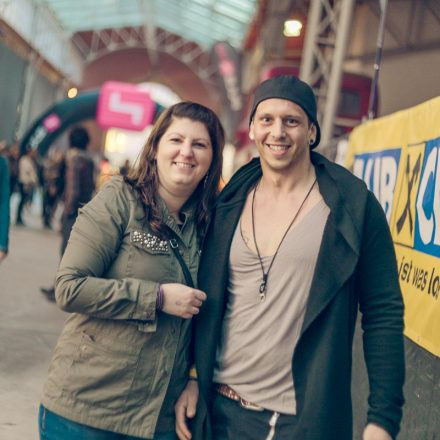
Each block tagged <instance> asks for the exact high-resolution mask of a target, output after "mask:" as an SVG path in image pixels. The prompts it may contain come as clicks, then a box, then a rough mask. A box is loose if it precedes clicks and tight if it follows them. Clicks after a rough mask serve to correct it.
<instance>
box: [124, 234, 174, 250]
mask: <svg viewBox="0 0 440 440" xmlns="http://www.w3.org/2000/svg"><path fill="white" fill-rule="evenodd" d="M130 243H131V244H132V245H133V246H135V247H137V248H141V249H143V250H144V251H146V252H148V253H149V254H153V255H155V254H156V255H157V254H169V253H170V246H169V244H168V241H167V240H162V239H161V238H159V237H157V236H156V235H154V234H152V233H151V232H146V231H143V230H142V229H134V230H133V231H131V232H130Z"/></svg>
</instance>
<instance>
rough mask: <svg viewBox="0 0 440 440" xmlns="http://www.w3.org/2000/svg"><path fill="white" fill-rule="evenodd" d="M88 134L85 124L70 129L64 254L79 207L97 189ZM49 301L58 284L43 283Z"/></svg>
mask: <svg viewBox="0 0 440 440" xmlns="http://www.w3.org/2000/svg"><path fill="white" fill-rule="evenodd" d="M89 142H90V137H89V134H88V133H87V130H86V129H85V128H84V127H80V126H78V127H74V128H73V129H72V130H71V132H70V133H69V150H68V152H67V155H66V161H65V177H64V195H63V199H64V210H63V214H62V216H61V256H63V254H64V251H65V249H66V246H67V242H68V240H69V237H70V232H71V230H72V227H73V224H74V223H75V221H76V217H77V216H78V210H79V208H81V207H82V206H84V205H85V204H86V203H87V202H89V201H90V200H91V199H92V196H93V192H94V190H95V165H94V163H93V159H92V157H91V156H90V155H89V153H88V152H87V151H86V150H87V145H88V144H89ZM40 291H41V292H42V293H43V294H44V295H45V296H46V297H47V299H49V300H50V301H55V288H54V287H53V286H51V287H41V288H40Z"/></svg>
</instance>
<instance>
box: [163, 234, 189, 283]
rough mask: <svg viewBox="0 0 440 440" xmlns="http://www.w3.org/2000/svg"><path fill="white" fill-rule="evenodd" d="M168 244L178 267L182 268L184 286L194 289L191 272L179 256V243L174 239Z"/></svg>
mask: <svg viewBox="0 0 440 440" xmlns="http://www.w3.org/2000/svg"><path fill="white" fill-rule="evenodd" d="M170 231H171V232H172V233H173V234H174V231H172V230H171V229H170ZM168 243H169V245H170V247H171V250H172V251H173V252H174V255H175V256H176V258H177V261H178V262H179V264H180V267H181V268H182V272H183V276H184V277H185V282H186V285H187V286H189V287H194V282H193V279H192V276H191V272H190V271H189V269H188V266H187V265H186V263H185V261H184V260H183V257H182V255H180V252H179V242H178V241H177V239H176V238H170V239H169V240H168Z"/></svg>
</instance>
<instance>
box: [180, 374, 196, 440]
mask: <svg viewBox="0 0 440 440" xmlns="http://www.w3.org/2000/svg"><path fill="white" fill-rule="evenodd" d="M198 399H199V385H198V383H197V381H196V380H189V381H188V383H187V385H186V388H185V389H184V390H183V391H182V394H181V395H180V397H179V399H178V400H177V403H176V406H175V408H174V409H175V412H176V434H177V437H179V440H190V439H191V437H192V435H191V432H190V430H189V428H188V424H187V419H188V418H189V419H192V418H193V417H194V416H195V415H196V407H197V401H198Z"/></svg>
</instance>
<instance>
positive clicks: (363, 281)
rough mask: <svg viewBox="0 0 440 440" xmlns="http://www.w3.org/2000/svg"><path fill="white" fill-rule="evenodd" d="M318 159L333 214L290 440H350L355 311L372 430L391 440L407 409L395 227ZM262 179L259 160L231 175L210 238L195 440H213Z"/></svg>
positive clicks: (367, 196)
mask: <svg viewBox="0 0 440 440" xmlns="http://www.w3.org/2000/svg"><path fill="white" fill-rule="evenodd" d="M311 160H312V163H313V165H314V167H315V171H316V175H317V178H318V184H319V189H320V192H321V194H322V196H323V198H324V200H325V202H326V204H327V205H328V206H329V208H330V214H329V217H328V220H327V223H326V226H325V230H324V235H323V239H322V243H321V247H320V251H319V255H318V260H317V264H316V269H315V273H314V276H313V281H312V286H311V290H310V296H309V300H308V304H307V309H306V315H305V319H304V323H303V327H302V330H301V335H300V338H299V341H298V343H297V346H296V349H295V352H294V355H293V359H292V374H293V378H294V384H295V392H296V399H297V417H298V423H297V424H296V427H295V428H294V430H293V432H292V437H291V438H292V440H297V439H298V440H326V439H327V440H334V439H338V440H351V439H352V408H351V390H350V385H351V355H352V341H353V333H354V327H355V322H356V316H357V310H358V308H360V310H361V313H362V328H363V331H364V336H363V340H364V352H365V359H366V364H367V371H368V377H369V383H370V395H369V399H368V403H369V408H368V415H367V422H373V423H376V424H378V425H380V426H382V427H384V428H385V429H386V430H387V431H388V432H389V433H390V435H391V436H392V437H393V438H394V437H395V436H396V435H397V433H398V431H399V424H400V420H401V416H402V405H403V401H404V399H403V392H402V387H403V382H404V348H403V302H402V296H401V292H400V288H399V283H398V275H397V267H396V258H395V253H394V247H393V243H392V239H391V235H390V232H389V228H388V224H387V222H386V218H385V215H384V212H383V210H382V208H381V206H380V205H379V203H378V201H377V200H376V198H375V197H374V195H373V194H372V193H371V192H369V191H368V190H367V188H366V186H365V184H364V183H363V182H362V181H361V180H359V179H357V178H356V177H354V176H353V175H352V174H351V173H350V172H348V171H347V170H346V169H344V168H342V167H340V166H338V165H336V164H334V163H331V162H329V161H328V160H327V159H325V158H324V157H323V156H321V155H319V154H318V153H314V152H312V153H311ZM260 176H261V166H260V161H259V159H254V160H253V161H251V162H250V163H249V164H247V165H245V166H244V167H242V168H241V169H240V170H239V171H238V172H237V173H236V174H235V175H234V176H233V178H232V179H231V181H230V182H229V183H228V185H227V186H226V187H225V189H224V190H223V191H222V193H221V194H220V196H219V199H218V202H217V205H216V208H215V211H214V213H213V217H212V222H211V225H210V227H209V230H208V233H207V236H206V239H205V244H204V249H203V252H202V261H201V266H200V269H199V283H198V284H199V288H200V289H201V290H203V291H205V292H206V293H207V296H208V299H207V300H206V301H205V303H204V304H203V307H202V309H201V313H200V314H199V315H198V316H197V318H196V319H195V323H194V329H195V336H194V337H195V363H196V368H197V372H198V378H199V387H200V396H199V402H198V408H197V414H196V417H195V419H194V421H193V422H192V431H193V439H195V440H208V439H211V438H212V434H211V424H210V416H209V412H210V411H209V410H210V408H211V405H212V400H213V391H212V375H213V368H214V361H215V354H216V347H217V344H218V341H219V338H220V332H221V325H222V319H223V316H224V311H225V305H226V302H227V291H226V283H227V278H228V260H229V251H230V246H231V242H232V237H233V234H234V230H235V227H236V225H237V223H238V221H239V218H240V215H241V211H242V209H243V205H244V202H245V200H246V196H247V194H248V192H249V190H250V189H251V188H252V186H253V185H254V184H255V182H256V181H257V180H258V179H259V178H260ZM286 319H288V317H286ZM214 440H215V439H214Z"/></svg>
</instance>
